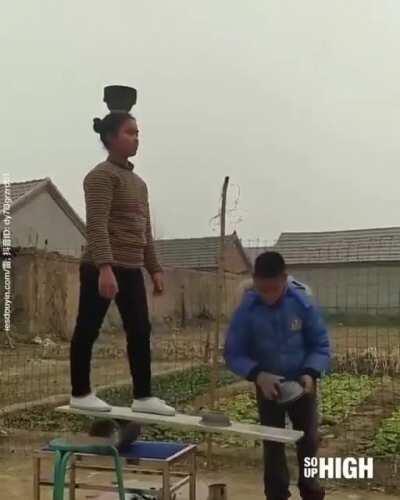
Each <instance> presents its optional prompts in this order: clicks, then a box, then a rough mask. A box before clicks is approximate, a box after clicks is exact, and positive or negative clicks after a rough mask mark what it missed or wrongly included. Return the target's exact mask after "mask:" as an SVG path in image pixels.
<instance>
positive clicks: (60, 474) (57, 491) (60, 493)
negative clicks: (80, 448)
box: [53, 452, 72, 500]
mask: <svg viewBox="0 0 400 500" xmlns="http://www.w3.org/2000/svg"><path fill="white" fill-rule="evenodd" d="M71 455H72V453H71V452H66V453H64V455H63V456H62V458H61V460H60V461H59V465H58V471H57V483H56V486H55V488H54V495H53V500H64V489H65V473H66V471H67V466H68V461H69V459H70V458H71Z"/></svg>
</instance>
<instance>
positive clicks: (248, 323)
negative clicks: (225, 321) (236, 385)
mask: <svg viewBox="0 0 400 500" xmlns="http://www.w3.org/2000/svg"><path fill="white" fill-rule="evenodd" d="M224 356H225V361H226V363H227V365H228V367H229V368H230V369H231V370H232V371H233V372H234V373H236V374H237V375H239V376H241V377H243V378H246V379H248V380H255V379H256V377H257V375H258V373H259V372H261V371H265V372H269V373H274V374H275V375H281V376H283V377H285V379H287V380H296V379H297V378H298V377H300V376H301V375H303V374H309V375H311V376H313V377H314V378H316V377H319V376H321V375H322V374H323V373H325V372H328V371H329V369H330V358H331V354H330V342H329V336H328V331H327V328H326V326H325V324H324V321H323V319H322V316H321V314H320V312H319V311H318V309H317V307H316V306H315V305H314V304H313V298H312V297H311V296H310V295H308V294H307V293H306V291H305V289H304V287H302V285H301V284H300V283H297V282H294V283H293V282H289V285H288V288H287V290H286V293H285V295H284V296H283V297H282V300H281V301H280V302H279V304H277V305H274V306H269V305H267V304H266V303H265V301H264V300H263V299H262V297H261V295H260V294H258V293H257V292H256V291H248V292H247V293H246V294H245V296H244V298H243V300H242V303H241V304H240V306H239V308H238V309H237V310H236V312H235V314H234V316H233V318H232V321H231V323H230V325H229V328H228V332H227V337H226V343H225V352H224Z"/></svg>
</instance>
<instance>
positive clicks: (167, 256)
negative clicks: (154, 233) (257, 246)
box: [155, 232, 251, 274]
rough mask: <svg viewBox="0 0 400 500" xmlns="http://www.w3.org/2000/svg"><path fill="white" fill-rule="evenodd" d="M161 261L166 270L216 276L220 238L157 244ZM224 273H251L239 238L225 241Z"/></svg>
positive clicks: (213, 237)
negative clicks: (191, 271)
mask: <svg viewBox="0 0 400 500" xmlns="http://www.w3.org/2000/svg"><path fill="white" fill-rule="evenodd" d="M155 246H156V250H157V255H158V258H159V260H160V262H161V264H162V265H163V266H165V267H175V268H184V269H196V270H199V271H211V272H215V271H216V270H217V268H218V252H219V237H216V236H211V237H206V238H181V239H172V240H157V241H155ZM224 262H225V271H226V272H230V273H234V274H247V273H249V272H251V262H250V260H249V258H248V257H247V255H246V252H245V251H244V249H243V247H242V244H241V242H240V240H239V238H238V236H237V234H236V232H234V233H233V234H231V235H229V236H226V237H225V255H224Z"/></svg>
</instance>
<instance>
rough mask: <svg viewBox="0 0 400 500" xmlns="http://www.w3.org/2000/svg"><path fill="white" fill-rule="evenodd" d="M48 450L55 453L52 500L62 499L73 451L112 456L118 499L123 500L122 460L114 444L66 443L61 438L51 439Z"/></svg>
mask: <svg viewBox="0 0 400 500" xmlns="http://www.w3.org/2000/svg"><path fill="white" fill-rule="evenodd" d="M49 450H50V451H54V452H55V455H56V458H55V463H54V490H53V500H64V488H65V474H66V471H67V466H68V462H69V459H70V458H71V456H72V455H73V454H74V453H85V454H89V455H101V456H112V457H114V462H115V473H116V475H117V484H118V492H119V498H120V500H125V488H124V479H123V468H122V460H121V458H120V456H119V453H118V450H117V449H116V448H114V446H111V445H106V444H104V445H103V444H91V445H79V444H71V443H67V442H66V441H64V440H62V439H53V441H51V442H50V444H49Z"/></svg>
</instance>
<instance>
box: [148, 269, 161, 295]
mask: <svg viewBox="0 0 400 500" xmlns="http://www.w3.org/2000/svg"><path fill="white" fill-rule="evenodd" d="M151 279H152V280H153V285H154V289H153V293H154V295H162V293H163V292H164V279H163V275H162V273H154V274H153V275H152V277H151Z"/></svg>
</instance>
